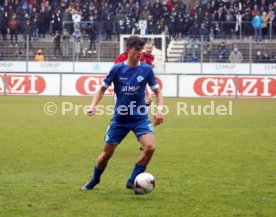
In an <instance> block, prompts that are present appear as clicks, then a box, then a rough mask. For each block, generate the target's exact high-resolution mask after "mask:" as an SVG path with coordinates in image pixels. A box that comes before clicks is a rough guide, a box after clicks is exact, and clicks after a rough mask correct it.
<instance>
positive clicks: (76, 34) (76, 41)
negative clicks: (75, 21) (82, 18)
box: [73, 29, 81, 57]
mask: <svg viewBox="0 0 276 217" xmlns="http://www.w3.org/2000/svg"><path fill="white" fill-rule="evenodd" d="M73 37H74V46H75V54H76V55H77V57H78V56H79V55H80V51H81V50H80V41H81V32H80V29H76V30H75V32H74V33H73Z"/></svg>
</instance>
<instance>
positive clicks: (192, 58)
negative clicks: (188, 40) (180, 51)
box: [189, 53, 199, 63]
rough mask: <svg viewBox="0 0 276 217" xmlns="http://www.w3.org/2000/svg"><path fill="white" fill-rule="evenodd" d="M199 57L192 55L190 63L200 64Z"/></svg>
mask: <svg viewBox="0 0 276 217" xmlns="http://www.w3.org/2000/svg"><path fill="white" fill-rule="evenodd" d="M198 60H199V59H198V56H197V54H196V53H194V54H192V56H191V58H190V59H189V62H190V63H197V62H198Z"/></svg>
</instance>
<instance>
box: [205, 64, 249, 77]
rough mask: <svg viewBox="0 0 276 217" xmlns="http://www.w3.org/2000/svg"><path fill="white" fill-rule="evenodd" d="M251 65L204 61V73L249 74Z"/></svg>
mask: <svg viewBox="0 0 276 217" xmlns="http://www.w3.org/2000/svg"><path fill="white" fill-rule="evenodd" d="M249 72H250V67H249V64H247V63H239V64H233V63H203V64H202V73H203V74H224V75H227V74H234V75H238V74H249Z"/></svg>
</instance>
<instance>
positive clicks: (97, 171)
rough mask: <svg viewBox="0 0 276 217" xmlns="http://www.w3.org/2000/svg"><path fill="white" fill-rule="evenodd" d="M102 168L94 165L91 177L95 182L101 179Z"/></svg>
mask: <svg viewBox="0 0 276 217" xmlns="http://www.w3.org/2000/svg"><path fill="white" fill-rule="evenodd" d="M103 171H104V169H103V170H102V169H99V168H98V167H96V166H95V167H94V176H93V179H94V180H95V181H97V182H99V181H100V179H101V176H102V173H103Z"/></svg>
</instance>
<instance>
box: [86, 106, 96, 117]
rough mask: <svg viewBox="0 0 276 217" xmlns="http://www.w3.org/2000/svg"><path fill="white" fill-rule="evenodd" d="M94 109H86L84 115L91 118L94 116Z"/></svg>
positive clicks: (91, 107) (92, 107)
mask: <svg viewBox="0 0 276 217" xmlns="http://www.w3.org/2000/svg"><path fill="white" fill-rule="evenodd" d="M95 113H96V108H95V107H94V106H90V107H89V108H88V109H86V115H88V116H92V115H95Z"/></svg>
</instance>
